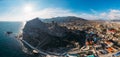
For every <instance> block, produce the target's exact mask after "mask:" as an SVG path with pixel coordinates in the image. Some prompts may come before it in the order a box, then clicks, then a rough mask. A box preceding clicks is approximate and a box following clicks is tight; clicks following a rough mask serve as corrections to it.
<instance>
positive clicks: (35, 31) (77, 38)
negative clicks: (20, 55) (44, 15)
mask: <svg viewBox="0 0 120 57" xmlns="http://www.w3.org/2000/svg"><path fill="white" fill-rule="evenodd" d="M23 39H24V40H26V41H27V42H28V43H30V44H31V45H33V46H34V47H36V48H38V49H41V48H42V49H48V48H58V47H65V48H71V47H76V46H78V45H79V46H80V45H83V44H84V41H85V40H84V39H85V32H80V31H79V34H78V33H75V31H71V30H69V29H67V28H66V27H62V26H59V25H58V24H57V23H54V22H52V23H44V22H42V21H41V20H40V19H39V18H35V19H33V20H30V21H28V22H27V23H26V24H25V26H24V28H23ZM75 43H78V45H76V44H75Z"/></svg>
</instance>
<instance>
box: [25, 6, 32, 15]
mask: <svg viewBox="0 0 120 57" xmlns="http://www.w3.org/2000/svg"><path fill="white" fill-rule="evenodd" d="M23 10H24V12H26V13H30V12H32V11H33V6H32V5H25V6H24V9H23Z"/></svg>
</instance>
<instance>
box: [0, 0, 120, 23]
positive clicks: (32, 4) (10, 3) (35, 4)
mask: <svg viewBox="0 0 120 57" xmlns="http://www.w3.org/2000/svg"><path fill="white" fill-rule="evenodd" d="M62 16H76V17H80V18H84V19H88V20H98V19H102V20H114V19H120V0H0V21H26V20H31V19H33V18H36V17H39V18H52V17H62Z"/></svg>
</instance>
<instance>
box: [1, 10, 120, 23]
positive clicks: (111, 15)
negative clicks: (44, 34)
mask: <svg viewBox="0 0 120 57" xmlns="http://www.w3.org/2000/svg"><path fill="white" fill-rule="evenodd" d="M18 10H19V9H14V10H12V11H11V12H9V13H8V14H6V15H4V16H0V20H2V21H5V20H7V21H25V20H30V19H33V18H35V17H40V18H52V17H58V16H77V17H81V18H84V19H88V20H96V19H105V20H113V19H120V10H116V9H110V10H109V11H108V12H101V13H98V12H97V11H96V10H93V9H91V11H92V12H93V13H91V14H90V13H81V12H80V13H79V12H78V13H75V12H72V11H71V10H68V9H61V8H45V9H42V10H39V11H34V12H30V13H25V12H22V11H18ZM96 13H97V14H96Z"/></svg>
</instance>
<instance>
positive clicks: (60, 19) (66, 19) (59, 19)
mask: <svg viewBox="0 0 120 57" xmlns="http://www.w3.org/2000/svg"><path fill="white" fill-rule="evenodd" d="M42 21H43V22H46V23H51V22H52V21H54V22H57V23H64V22H73V21H87V20H86V19H83V18H79V17H75V16H67V17H55V18H50V19H44V20H42Z"/></svg>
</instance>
